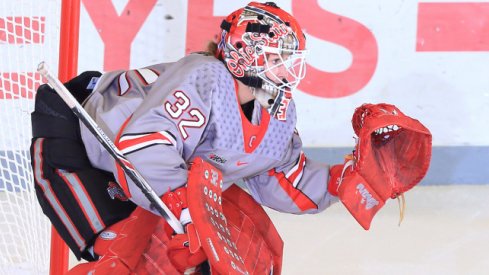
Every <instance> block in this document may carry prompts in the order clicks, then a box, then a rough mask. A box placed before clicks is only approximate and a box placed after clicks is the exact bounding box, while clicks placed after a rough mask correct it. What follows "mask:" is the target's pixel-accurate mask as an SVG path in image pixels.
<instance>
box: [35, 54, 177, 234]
mask: <svg viewBox="0 0 489 275" xmlns="http://www.w3.org/2000/svg"><path fill="white" fill-rule="evenodd" d="M37 71H38V72H39V73H40V74H41V75H42V76H44V77H45V78H46V79H47V80H48V83H49V84H50V85H51V86H52V87H53V89H54V90H55V91H56V93H58V95H59V96H60V97H61V98H62V99H63V101H64V102H65V103H66V104H67V105H68V107H69V108H70V109H71V110H72V111H73V113H74V114H75V115H76V116H77V117H78V119H80V121H81V122H82V123H83V124H84V125H85V126H86V127H87V128H88V129H89V130H90V132H92V134H93V135H95V137H96V138H97V139H98V141H99V142H100V143H101V144H102V146H103V147H104V148H105V149H106V150H107V152H109V154H110V155H111V156H112V157H113V158H114V160H115V161H116V162H117V164H119V166H120V167H121V168H122V170H123V171H124V173H125V174H126V175H127V176H129V178H130V179H131V180H132V181H133V182H134V184H136V186H137V187H138V188H139V189H141V191H142V192H143V194H144V195H145V196H146V198H147V199H148V200H149V201H150V202H151V206H152V207H154V208H155V209H156V211H158V213H159V214H160V215H161V216H162V217H163V218H165V220H166V221H167V222H168V224H170V226H171V227H172V228H173V230H175V232H176V233H184V229H183V226H182V224H181V223H180V221H179V220H178V219H177V218H176V217H175V215H173V213H172V212H171V211H170V209H168V207H167V206H166V205H165V204H164V203H163V201H161V199H160V197H159V196H158V195H157V194H156V193H155V192H154V190H153V189H152V188H151V186H150V185H149V184H148V182H147V181H146V180H145V179H144V178H143V176H142V175H141V174H140V173H139V172H138V171H137V170H136V169H135V168H134V166H133V165H132V163H131V162H130V161H129V160H128V159H127V158H126V157H125V156H124V155H123V154H122V152H121V151H120V150H119V149H118V148H117V147H116V146H115V144H114V143H113V142H112V140H111V139H110V138H109V137H108V136H107V135H106V134H105V133H104V132H103V130H102V129H101V128H100V127H99V126H98V125H97V123H96V122H95V121H94V120H93V119H92V118H91V117H90V115H89V114H88V113H87V112H86V111H85V109H83V107H82V106H81V105H80V103H78V101H77V100H76V99H75V97H73V95H72V94H71V93H70V92H69V91H68V90H67V89H66V87H65V86H64V85H63V83H61V81H59V79H58V78H57V77H55V76H53V75H52V74H51V72H50V71H49V70H48V69H47V68H46V65H45V64H44V62H41V63H40V64H39V66H38V68H37Z"/></svg>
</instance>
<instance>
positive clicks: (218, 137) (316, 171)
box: [81, 54, 336, 213]
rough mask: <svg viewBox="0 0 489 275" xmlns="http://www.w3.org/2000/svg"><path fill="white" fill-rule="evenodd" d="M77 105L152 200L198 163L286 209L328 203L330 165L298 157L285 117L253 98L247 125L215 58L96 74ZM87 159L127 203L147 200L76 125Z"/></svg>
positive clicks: (291, 123) (306, 209)
mask: <svg viewBox="0 0 489 275" xmlns="http://www.w3.org/2000/svg"><path fill="white" fill-rule="evenodd" d="M84 107H85V109H86V110H87V111H88V113H89V114H90V115H91V116H92V117H93V118H94V119H95V121H96V122H97V123H98V124H99V126H100V127H101V128H102V129H103V130H104V131H106V133H107V135H108V136H109V137H110V138H111V139H112V140H113V141H114V143H115V144H116V145H117V146H118V148H119V149H120V150H121V151H122V152H123V153H124V155H125V156H126V157H127V158H128V159H129V160H130V161H131V162H132V163H133V165H134V166H135V167H136V169H137V170H138V171H139V172H140V173H141V174H142V175H143V177H144V178H145V179H146V180H147V181H148V183H149V184H150V185H151V186H152V188H153V189H154V190H155V191H156V193H157V194H158V195H163V194H164V193H165V192H167V191H168V190H173V189H176V188H178V187H180V186H183V185H185V184H186V182H187V172H188V168H189V164H190V163H191V162H192V160H193V159H194V158H195V157H201V158H203V159H204V160H206V161H208V162H210V163H212V164H213V165H214V166H216V167H217V168H219V169H220V170H221V171H222V173H223V178H224V188H227V187H229V186H230V185H231V184H232V183H236V182H237V181H240V180H242V181H243V182H244V183H245V184H246V186H247V188H248V190H249V192H250V193H251V195H252V196H253V197H254V198H255V200H256V201H258V202H259V203H261V204H263V205H266V206H268V207H270V208H273V209H276V210H279V211H282V212H289V213H314V212H319V211H322V210H323V209H325V208H326V207H328V206H329V205H330V204H331V203H332V202H335V201H336V198H334V197H333V196H331V195H330V194H329V193H328V192H327V181H328V170H329V166H328V165H326V164H322V163H318V162H315V161H312V160H310V159H307V158H306V157H305V156H304V154H303V152H302V144H301V140H300V137H299V135H298V134H297V133H296V132H295V124H296V110H295V106H294V103H293V101H292V102H291V103H290V105H289V108H288V111H287V119H286V120H285V121H279V120H277V119H275V118H273V117H270V115H269V114H268V112H266V110H264V109H263V108H262V107H261V106H260V105H259V104H258V102H255V105H254V111H253V115H252V121H251V122H250V121H249V120H248V119H247V118H246V117H245V115H244V113H243V111H242V109H241V107H240V104H239V102H238V99H237V83H236V82H235V80H234V79H233V77H232V76H231V74H230V73H229V72H228V71H227V69H226V67H225V66H224V65H223V64H222V63H221V62H220V61H218V60H217V59H215V58H214V57H210V56H203V55H198V54H193V55H189V56H187V57H185V58H182V59H181V60H179V61H178V62H175V63H165V64H157V65H154V66H150V67H146V68H143V69H138V70H131V71H115V72H110V73H106V74H104V75H102V77H101V79H100V80H99V81H98V83H97V86H96V88H95V90H94V92H93V94H92V95H91V96H90V98H89V99H88V100H87V101H86V102H85V105H84ZM81 133H82V139H83V142H84V144H85V147H86V150H87V153H88V157H89V159H90V161H91V163H92V164H93V165H94V166H95V167H97V168H100V169H104V170H107V171H110V172H112V173H113V174H114V175H115V176H116V179H117V180H118V182H119V183H120V184H121V186H123V188H124V189H125V190H126V192H128V193H130V196H131V199H132V200H133V201H134V202H135V203H136V204H138V205H140V206H142V207H144V208H146V209H148V207H149V202H148V201H147V199H146V198H145V197H144V195H143V194H142V192H141V191H140V190H139V189H138V188H137V186H135V185H134V184H133V183H132V181H131V180H130V179H129V178H128V177H126V176H125V175H124V173H123V172H122V170H121V169H120V167H118V165H116V163H115V161H114V160H113V159H112V158H111V157H110V155H109V154H108V153H106V152H105V150H104V149H103V147H102V146H101V145H100V144H99V142H98V141H97V140H96V139H95V138H94V137H93V136H92V134H91V133H90V132H89V131H88V130H87V129H86V128H85V127H84V126H83V125H82V126H81Z"/></svg>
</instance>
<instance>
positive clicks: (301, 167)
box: [287, 152, 306, 186]
mask: <svg viewBox="0 0 489 275" xmlns="http://www.w3.org/2000/svg"><path fill="white" fill-rule="evenodd" d="M305 164H306V155H305V154H304V152H301V154H300V156H299V161H298V162H297V165H296V166H294V168H292V169H293V170H291V171H290V172H289V173H287V179H288V180H289V181H290V182H292V183H294V182H295V181H296V179H297V177H298V176H300V175H302V171H304V166H305ZM291 172H292V173H291ZM289 174H290V175H289ZM298 180H300V178H299V179H298ZM296 186H297V184H296Z"/></svg>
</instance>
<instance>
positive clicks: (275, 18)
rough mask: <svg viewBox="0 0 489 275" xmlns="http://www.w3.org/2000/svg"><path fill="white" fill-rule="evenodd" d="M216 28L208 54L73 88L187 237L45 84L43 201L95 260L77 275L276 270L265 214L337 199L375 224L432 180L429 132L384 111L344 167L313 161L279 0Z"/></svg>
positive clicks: (82, 81)
mask: <svg viewBox="0 0 489 275" xmlns="http://www.w3.org/2000/svg"><path fill="white" fill-rule="evenodd" d="M220 28H221V30H220V35H219V36H218V37H217V41H214V42H213V43H211V44H210V45H209V49H208V51H207V52H206V53H196V54H190V55H188V56H185V57H183V58H182V59H180V60H178V61H176V62H173V63H162V64H155V65H151V66H148V67H145V68H140V69H134V70H128V71H124V70H119V71H113V72H107V73H104V74H101V73H99V72H85V73H83V74H81V75H79V76H78V77H76V78H74V79H72V80H71V81H69V82H68V83H66V84H65V86H66V87H67V88H68V89H69V90H70V92H71V93H72V94H73V95H74V96H75V97H76V98H77V100H78V101H79V102H80V103H83V109H84V110H85V111H86V112H87V113H88V115H89V116H90V117H91V118H93V120H94V121H95V123H96V124H97V125H98V126H99V127H100V128H101V129H102V130H103V131H104V132H105V135H106V136H108V138H110V140H111V141H113V143H114V144H115V146H117V148H118V150H120V152H121V154H123V155H124V156H125V157H126V158H127V160H128V161H130V163H131V167H135V169H137V170H138V171H139V173H140V174H141V175H142V176H143V177H144V179H145V180H146V181H147V182H148V184H149V187H150V188H151V190H152V191H153V192H154V193H156V195H157V198H161V200H162V201H163V202H164V203H165V205H166V206H167V207H168V208H169V210H170V211H171V212H172V213H173V215H175V216H176V217H177V218H178V219H179V221H180V223H181V224H182V225H183V226H184V229H185V232H176V231H175V230H174V229H173V228H171V227H170V226H169V225H168V224H167V223H166V222H165V220H164V219H163V218H162V216H160V213H159V212H158V211H156V210H155V208H154V204H152V202H151V201H150V200H148V198H147V197H146V196H145V194H144V192H143V191H144V190H142V188H140V187H139V185H137V184H135V182H134V181H133V179H131V178H130V177H128V176H127V174H126V173H124V170H123V169H121V164H120V163H119V162H116V161H114V158H113V156H112V155H111V154H109V153H108V152H107V151H106V150H105V148H104V147H103V146H102V145H101V142H100V139H99V137H97V136H94V135H93V133H92V132H91V131H90V130H89V129H88V128H87V125H85V124H83V123H79V121H78V119H77V118H76V117H75V116H74V114H73V113H72V112H71V110H70V109H69V108H68V107H67V106H66V105H64V104H63V101H62V100H61V98H60V97H59V96H57V95H56V93H55V92H54V91H53V89H51V88H50V87H49V86H48V85H42V86H41V87H40V88H39V89H38V93H37V95H36V105H35V112H34V113H33V114H32V124H33V140H32V146H31V155H32V160H33V161H32V166H33V171H34V178H35V186H36V192H37V196H38V199H39V202H40V204H41V207H42V208H43V211H44V213H45V214H46V215H47V216H48V217H49V218H50V219H51V221H52V223H53V225H54V227H55V228H56V230H57V231H58V232H59V234H60V235H61V237H62V238H63V240H65V242H66V243H67V244H68V246H69V247H70V249H71V250H72V251H73V253H74V254H75V256H76V257H78V258H79V259H82V258H83V259H85V260H87V261H88V262H87V263H83V264H80V265H78V266H76V267H74V268H73V269H72V270H70V271H69V273H70V274H179V273H186V274H192V273H202V274H205V273H209V272H211V273H212V274H280V272H281V269H282V268H281V266H282V251H283V242H282V240H281V238H280V236H279V234H278V232H277V230H276V229H275V227H274V226H273V224H272V222H271V220H270V218H269V217H268V216H267V214H266V213H265V211H264V210H263V208H262V206H266V207H269V208H271V209H274V210H276V211H280V212H284V213H292V214H315V213H319V212H321V211H323V210H325V209H326V208H328V207H329V206H330V205H331V204H333V203H335V202H338V201H341V202H342V203H343V204H344V205H345V206H346V208H347V209H348V210H349V211H350V213H351V214H352V215H353V217H354V218H355V219H356V220H357V221H358V222H359V223H360V225H361V226H363V227H364V228H365V229H368V228H369V226H370V223H371V221H372V219H373V217H374V215H375V214H376V213H377V211H378V210H379V209H380V208H381V207H382V206H383V205H384V203H385V201H386V200H387V199H389V198H398V197H399V198H400V197H402V194H403V193H404V192H406V191H408V190H409V189H410V188H412V187H413V186H415V185H416V184H418V183H419V182H420V180H421V179H422V178H423V176H424V175H425V173H426V171H427V169H428V166H429V161H430V155H431V135H430V133H429V131H428V130H427V129H426V128H425V127H424V126H423V125H422V124H421V123H419V122H418V121H417V120H414V119H412V118H410V117H408V116H406V115H404V114H403V113H402V112H401V111H400V110H399V109H397V108H396V107H395V106H392V105H388V104H370V105H363V106H361V107H360V108H358V109H357V110H356V111H355V113H354V116H353V128H354V131H355V133H356V134H357V136H358V143H357V145H356V148H355V151H354V153H353V154H352V155H351V156H350V157H348V159H347V161H346V162H345V163H344V164H342V165H336V166H332V167H331V166H330V165H328V164H325V163H321V162H318V161H315V160H312V159H310V158H307V157H306V155H305V154H304V152H303V150H302V141H301V137H300V135H299V133H298V132H297V131H296V122H297V116H296V106H295V103H294V100H293V91H294V90H295V88H296V87H297V85H298V84H299V83H300V81H301V80H302V79H303V78H304V76H305V54H306V50H305V49H306V48H305V43H306V40H305V35H304V33H303V32H302V30H301V28H300V26H299V24H298V22H297V21H296V20H295V19H294V18H293V17H292V16H291V15H290V14H288V13H287V12H285V11H284V10H282V9H281V8H280V7H278V6H277V5H276V4H274V3H272V2H267V3H264V4H262V3H256V2H251V3H249V4H248V5H247V6H245V7H243V8H241V9H238V10H236V11H234V12H233V13H231V14H230V15H229V16H227V17H226V18H225V19H224V20H223V21H222V23H221V25H220ZM325 134H327V133H325ZM236 183H240V186H241V187H238V186H237V185H236ZM242 188H243V189H245V190H246V191H244V190H243V189H242Z"/></svg>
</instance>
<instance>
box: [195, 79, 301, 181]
mask: <svg viewBox="0 0 489 275" xmlns="http://www.w3.org/2000/svg"><path fill="white" fill-rule="evenodd" d="M226 74H227V77H225V78H222V79H223V81H221V82H220V83H219V84H218V87H217V89H216V90H214V92H213V94H212V102H211V106H212V108H211V113H210V119H209V123H208V125H207V127H206V131H205V133H204V136H203V138H202V140H201V143H200V145H199V146H197V148H196V151H195V152H194V154H193V156H192V158H193V157H196V156H199V157H201V158H203V159H204V160H206V161H208V162H210V163H212V164H213V165H214V166H215V167H216V168H218V169H220V170H221V171H222V173H223V178H224V182H225V184H230V183H232V182H236V181H237V180H240V179H243V178H247V177H251V176H255V175H258V174H263V173H266V172H267V171H268V170H270V169H272V168H274V167H277V166H279V165H280V164H281V162H282V161H283V160H284V158H285V156H286V155H287V154H288V153H289V154H290V151H291V149H292V148H291V139H292V136H293V133H294V130H295V124H296V113H295V106H294V104H293V102H291V103H290V104H289V108H288V109H287V114H286V115H287V119H286V120H285V121H279V120H277V119H275V118H274V117H271V116H270V115H269V113H268V112H267V111H266V110H265V109H263V108H262V107H261V106H260V104H259V103H258V102H257V101H256V100H255V102H254V108H253V115H252V121H251V122H250V121H249V120H248V119H247V118H246V117H245V115H244V113H243V111H242V108H241V106H240V104H239V102H238V100H237V83H236V81H235V80H234V79H233V78H232V77H231V75H230V74H229V73H227V71H226Z"/></svg>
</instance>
